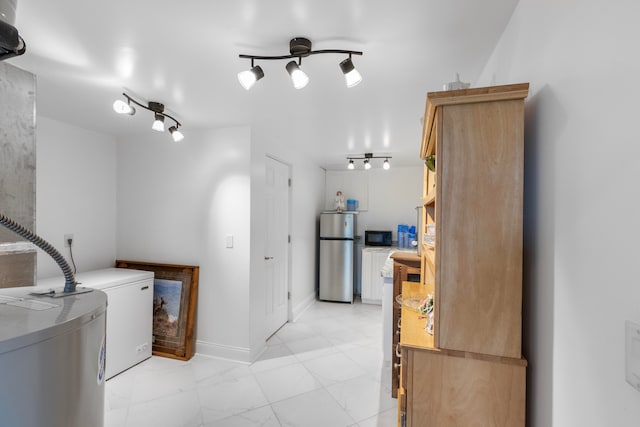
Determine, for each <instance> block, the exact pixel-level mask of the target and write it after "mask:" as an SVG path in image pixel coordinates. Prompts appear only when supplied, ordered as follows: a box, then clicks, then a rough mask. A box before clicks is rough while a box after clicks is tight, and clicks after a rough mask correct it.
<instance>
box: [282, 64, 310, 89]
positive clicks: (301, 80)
mask: <svg viewBox="0 0 640 427" xmlns="http://www.w3.org/2000/svg"><path fill="white" fill-rule="evenodd" d="M301 62H302V61H301ZM285 68H286V69H287V72H288V73H289V76H291V82H292V83H293V87H295V88H296V89H302V88H303V87H305V86H306V85H307V84H308V83H309V76H307V73H305V72H304V71H302V70H301V69H300V66H299V65H298V64H296V61H291V62H289V63H288V64H287V66H286V67H285Z"/></svg>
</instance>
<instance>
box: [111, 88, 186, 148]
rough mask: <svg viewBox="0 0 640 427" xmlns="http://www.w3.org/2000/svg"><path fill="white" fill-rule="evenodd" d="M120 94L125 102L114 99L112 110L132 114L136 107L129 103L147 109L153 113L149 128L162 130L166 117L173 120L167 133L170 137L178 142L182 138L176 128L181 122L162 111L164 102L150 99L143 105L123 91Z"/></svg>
mask: <svg viewBox="0 0 640 427" xmlns="http://www.w3.org/2000/svg"><path fill="white" fill-rule="evenodd" d="M122 95H123V96H124V97H125V98H126V99H127V102H125V101H123V100H121V99H118V100H116V101H115V102H114V103H113V111H115V112H116V113H118V114H128V115H131V116H133V115H134V114H135V113H136V109H135V107H134V106H133V105H131V104H135V105H137V106H138V107H140V108H143V109H145V110H148V111H151V112H153V113H154V121H153V124H152V125H151V129H153V130H156V131H158V132H164V130H165V126H164V121H165V119H167V118H168V119H171V120H173V121H174V122H175V124H174V125H173V126H171V127H169V133H170V134H171V137H172V138H173V140H174V141H175V142H179V141H182V140H183V139H184V135H183V134H182V132H180V131H179V130H178V128H179V127H180V126H182V124H181V123H180V122H179V121H178V120H176V119H175V118H174V117H173V116H171V115H169V114H167V113H165V112H164V104H161V103H160V102H153V101H150V102H149V103H148V104H147V105H144V104H141V103H140V102H138V101H136V100H135V99H133V98H132V97H130V96H129V95H127V94H126V93H123V94H122Z"/></svg>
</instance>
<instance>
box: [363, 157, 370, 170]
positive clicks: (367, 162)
mask: <svg viewBox="0 0 640 427" xmlns="http://www.w3.org/2000/svg"><path fill="white" fill-rule="evenodd" d="M364 168H365V169H366V170H369V169H371V163H369V159H364Z"/></svg>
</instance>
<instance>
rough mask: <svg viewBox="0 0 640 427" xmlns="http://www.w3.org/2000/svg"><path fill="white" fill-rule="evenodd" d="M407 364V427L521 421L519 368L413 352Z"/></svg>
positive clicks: (510, 425)
mask: <svg viewBox="0 0 640 427" xmlns="http://www.w3.org/2000/svg"><path fill="white" fill-rule="evenodd" d="M407 364H408V366H407V368H408V369H407V371H408V372H409V373H410V374H409V377H410V378H407V383H408V384H411V389H410V390H411V391H412V393H407V395H406V399H407V402H406V403H405V405H406V407H407V426H412V427H431V426H433V427H448V426H460V427H468V426H496V427H519V426H524V425H525V399H526V375H525V372H526V371H525V370H526V368H525V367H524V366H522V365H519V364H507V363H498V362H489V361H484V360H476V359H471V358H463V357H455V356H449V355H443V354H437V353H434V352H428V351H417V350H416V351H409V354H408V357H407ZM408 390H409V389H408Z"/></svg>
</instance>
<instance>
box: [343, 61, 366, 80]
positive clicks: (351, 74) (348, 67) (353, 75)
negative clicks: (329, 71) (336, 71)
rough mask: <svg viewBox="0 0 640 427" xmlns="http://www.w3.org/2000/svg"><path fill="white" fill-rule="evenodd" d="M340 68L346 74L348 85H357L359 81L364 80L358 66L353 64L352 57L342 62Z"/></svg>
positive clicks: (345, 78)
mask: <svg viewBox="0 0 640 427" xmlns="http://www.w3.org/2000/svg"><path fill="white" fill-rule="evenodd" d="M340 69H341V70H342V73H343V74H344V80H345V82H346V84H347V87H354V86H357V85H358V83H360V82H361V81H362V76H361V75H360V73H359V72H358V70H356V67H355V66H354V65H353V62H352V61H351V58H347V59H345V60H344V61H342V62H341V63H340Z"/></svg>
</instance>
